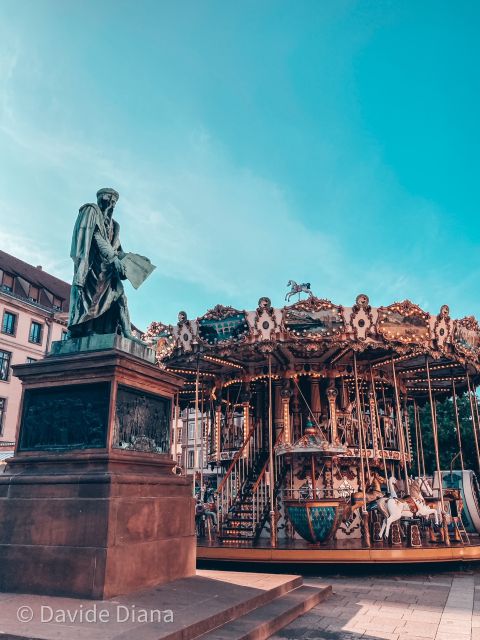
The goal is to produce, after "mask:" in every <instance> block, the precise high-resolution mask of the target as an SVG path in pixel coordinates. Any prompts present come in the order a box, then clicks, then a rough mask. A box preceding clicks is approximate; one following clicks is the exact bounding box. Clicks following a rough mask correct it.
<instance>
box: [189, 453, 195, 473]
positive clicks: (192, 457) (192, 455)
mask: <svg viewBox="0 0 480 640" xmlns="http://www.w3.org/2000/svg"><path fill="white" fill-rule="evenodd" d="M194 466H195V451H193V450H192V451H189V452H188V463H187V467H188V468H189V469H193V467H194Z"/></svg>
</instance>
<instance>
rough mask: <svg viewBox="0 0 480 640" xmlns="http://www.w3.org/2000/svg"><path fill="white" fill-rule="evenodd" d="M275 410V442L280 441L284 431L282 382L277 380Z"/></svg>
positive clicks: (274, 385) (275, 384)
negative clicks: (279, 438)
mask: <svg viewBox="0 0 480 640" xmlns="http://www.w3.org/2000/svg"><path fill="white" fill-rule="evenodd" d="M273 387H274V398H275V399H274V409H275V420H274V428H275V441H277V440H278V437H279V436H280V434H281V432H282V429H283V405H282V381H281V380H275V382H274V384H273Z"/></svg>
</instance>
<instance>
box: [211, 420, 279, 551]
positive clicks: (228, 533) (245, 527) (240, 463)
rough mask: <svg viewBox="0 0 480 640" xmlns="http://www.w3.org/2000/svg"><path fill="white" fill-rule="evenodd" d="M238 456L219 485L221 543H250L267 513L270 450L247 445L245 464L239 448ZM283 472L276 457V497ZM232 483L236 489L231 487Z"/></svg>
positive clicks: (261, 526)
mask: <svg viewBox="0 0 480 640" xmlns="http://www.w3.org/2000/svg"><path fill="white" fill-rule="evenodd" d="M281 437H282V433H281V434H280V435H279V437H278V438H277V442H276V443H275V445H276V444H278V442H280V439H281ZM247 442H248V441H247ZM244 446H245V445H244ZM237 456H238V457H237ZM237 456H236V458H234V460H233V461H232V464H231V465H230V468H229V470H228V471H227V474H226V475H225V478H224V479H223V480H222V483H221V485H220V489H219V504H220V507H221V508H220V509H219V513H220V518H219V531H218V538H219V540H220V541H221V542H222V543H229V542H231V543H235V544H239V543H240V544H241V543H244V544H253V543H254V542H255V541H256V540H257V539H258V537H259V536H260V534H261V532H262V530H263V527H264V526H265V523H266V521H267V520H268V518H269V513H270V487H269V480H270V473H269V454H268V452H267V451H264V450H262V449H259V450H256V451H255V450H253V451H252V450H251V449H250V450H249V458H248V464H247V465H245V462H244V460H245V455H244V454H242V449H241V450H240V451H239V452H238V454H237ZM285 473H286V468H285V464H284V461H283V458H281V459H280V460H278V459H277V461H276V464H275V469H274V496H275V497H276V496H277V495H278V492H279V490H280V487H281V485H282V483H283V479H284V477H285ZM232 486H233V487H234V489H235V490H232ZM229 487H230V492H231V496H230V499H229V496H228V492H229Z"/></svg>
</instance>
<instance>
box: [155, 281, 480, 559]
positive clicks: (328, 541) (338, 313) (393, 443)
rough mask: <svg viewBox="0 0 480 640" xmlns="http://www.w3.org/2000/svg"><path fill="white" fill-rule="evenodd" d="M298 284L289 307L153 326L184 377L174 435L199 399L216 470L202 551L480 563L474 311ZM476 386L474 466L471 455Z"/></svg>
mask: <svg viewBox="0 0 480 640" xmlns="http://www.w3.org/2000/svg"><path fill="white" fill-rule="evenodd" d="M289 286H291V291H290V292H289V293H288V294H287V296H286V301H289V300H290V298H292V297H293V296H295V295H296V294H298V299H297V301H296V302H294V303H293V304H289V303H287V305H286V306H284V307H282V308H274V307H272V304H271V301H270V299H269V298H267V297H264V298H260V300H259V301H258V306H257V308H256V309H255V310H253V311H241V310H238V309H234V308H232V307H225V306H221V305H217V306H216V307H215V308H214V309H211V310H210V311H208V312H207V313H206V314H205V315H204V316H202V317H200V318H197V319H195V320H190V319H188V317H187V314H186V313H185V312H180V313H179V317H178V323H177V325H176V326H167V325H163V324H161V323H158V322H154V323H152V325H151V326H150V327H149V329H148V331H147V334H146V339H147V340H149V341H150V343H151V344H152V345H155V348H156V351H157V358H158V363H159V365H160V366H161V367H163V368H165V369H167V370H168V371H171V372H175V373H177V374H179V375H180V376H182V377H183V378H184V380H185V385H184V388H183V390H182V391H180V392H179V393H178V396H177V400H176V406H175V407H174V411H172V415H173V420H172V430H171V431H172V434H171V437H172V440H173V441H175V438H176V433H175V431H176V428H177V425H178V420H177V419H176V416H178V413H179V412H180V411H181V410H182V409H184V408H186V407H192V406H193V407H195V409H196V411H195V416H196V418H195V432H196V433H198V434H204V437H205V446H206V449H207V452H206V454H207V455H208V462H209V464H210V465H211V468H212V469H216V472H217V480H218V481H217V483H216V487H215V494H214V498H215V502H216V504H215V509H216V513H217V518H218V523H217V526H216V527H209V528H208V531H207V533H206V534H205V537H202V538H199V540H198V558H199V559H204V560H206V559H210V560H225V561H232V560H233V561H249V562H252V561H260V562H268V561H271V562H282V563H284V562H286V563H288V562H296V563H298V562H306V563H315V562H319V563H330V562H335V563H338V562H345V563H352V562H359V563H362V562H363V563H368V562H428V561H454V560H475V559H480V538H479V535H478V534H479V532H480V507H479V491H478V485H477V477H476V472H478V471H479V469H480V452H479V430H480V417H479V409H478V403H477V396H476V393H475V390H476V388H477V386H478V385H479V384H480V359H479V354H480V331H479V326H478V324H477V321H476V320H475V318H473V317H467V318H463V319H461V320H454V319H452V318H451V317H450V315H449V308H448V307H447V306H446V305H444V306H443V307H442V308H441V309H440V312H439V313H438V315H430V314H429V313H427V312H425V311H423V310H422V309H421V308H420V307H419V306H417V305H415V304H413V303H412V302H410V301H408V300H406V301H404V302H400V303H398V302H397V303H394V304H391V305H389V306H385V307H377V308H376V307H372V306H371V305H370V301H369V299H368V297H367V296H366V295H363V294H362V295H359V296H357V298H356V300H355V303H354V304H353V305H352V306H341V305H337V304H334V303H333V302H330V301H329V300H324V299H320V298H317V297H315V296H314V295H313V294H312V292H311V290H310V285H307V284H305V285H297V284H296V283H294V282H290V283H289ZM465 397H468V399H469V406H470V418H469V420H470V427H469V428H470V429H471V430H472V435H473V442H474V446H475V459H476V463H477V465H476V468H475V469H467V468H465V465H464V457H465V456H464V455H462V451H463V452H464V447H465V444H464V443H462V435H461V429H460V423H459V415H458V408H457V402H458V401H459V399H460V398H465ZM446 400H449V401H450V402H451V405H452V425H451V426H452V429H454V430H455V432H456V442H457V445H458V447H457V452H456V454H455V456H454V457H453V458H452V461H451V464H450V468H447V469H442V468H441V466H440V451H439V433H438V428H439V427H438V420H437V406H438V405H439V403H444V402H445V401H446ZM425 415H428V425H426V424H425ZM422 416H423V421H424V424H422ZM200 423H201V424H200ZM427 430H428V433H427V436H428V438H430V440H429V442H430V443H431V441H432V439H433V449H432V451H433V454H431V455H430V459H429V460H428V461H426V457H425V451H424V449H425V447H424V442H425V437H426V432H427ZM199 437H201V436H200V435H199ZM432 461H433V462H432Z"/></svg>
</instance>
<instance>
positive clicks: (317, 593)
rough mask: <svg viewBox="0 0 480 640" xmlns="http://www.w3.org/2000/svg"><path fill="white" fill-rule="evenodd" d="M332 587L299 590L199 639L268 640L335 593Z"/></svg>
mask: <svg viewBox="0 0 480 640" xmlns="http://www.w3.org/2000/svg"><path fill="white" fill-rule="evenodd" d="M331 590H332V589H331V587H330V586H327V587H323V588H316V587H305V586H301V587H297V588H296V589H294V590H293V591H290V593H287V594H286V595H284V596H280V597H278V598H276V599H275V600H272V601H271V602H269V603H268V604H265V605H263V607H258V608H257V609H255V610H254V611H250V613H247V614H245V615H243V616H241V617H239V618H236V619H235V620H231V621H230V622H227V623H226V624H224V625H222V626H221V627H217V628H216V629H213V630H212V631H209V632H208V633H205V634H203V635H202V636H199V637H198V638H197V640H265V639H266V638H269V637H270V636H272V635H273V634H274V633H276V632H277V631H279V630H280V629H283V627H286V626H287V625H288V624H290V623H291V622H293V620H295V619H296V618H298V617H299V616H301V615H303V614H304V613H306V612H307V611H310V609H312V608H313V607H315V606H316V605H317V604H319V603H320V602H322V600H324V599H325V598H327V597H328V595H329V594H330V593H331Z"/></svg>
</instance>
